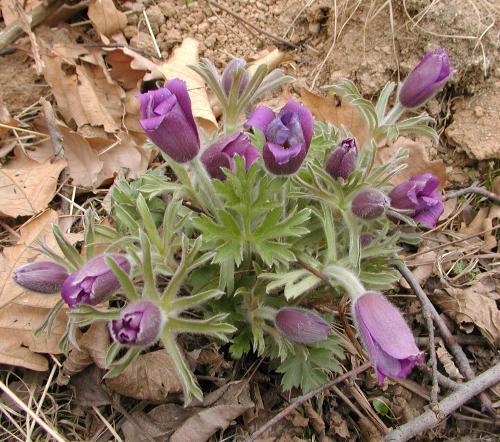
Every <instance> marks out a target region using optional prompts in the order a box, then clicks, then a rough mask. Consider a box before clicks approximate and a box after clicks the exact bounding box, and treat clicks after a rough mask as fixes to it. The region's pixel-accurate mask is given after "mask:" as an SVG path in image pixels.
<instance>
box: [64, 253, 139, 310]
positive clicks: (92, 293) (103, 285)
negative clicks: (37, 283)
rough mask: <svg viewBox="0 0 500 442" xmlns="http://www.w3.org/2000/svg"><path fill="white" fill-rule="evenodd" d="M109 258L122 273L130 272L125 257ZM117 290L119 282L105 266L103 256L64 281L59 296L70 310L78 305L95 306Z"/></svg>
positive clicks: (112, 256)
mask: <svg viewBox="0 0 500 442" xmlns="http://www.w3.org/2000/svg"><path fill="white" fill-rule="evenodd" d="M109 257H110V258H112V259H113V260H114V261H115V262H116V263H117V264H118V265H119V266H120V267H121V268H122V270H123V271H125V272H126V273H129V272H130V263H129V261H128V260H127V258H125V256H123V255H118V254H112V255H109ZM119 288H120V282H119V281H118V279H117V278H116V276H115V274H114V273H113V271H112V270H111V269H110V268H109V267H108V265H107V264H106V261H105V260H104V256H97V257H95V258H92V259H91V260H90V261H88V262H87V263H86V264H85V265H84V266H83V267H82V268H81V269H79V270H77V271H76V272H74V273H72V274H71V275H70V276H69V277H68V278H67V279H66V280H65V281H64V283H63V285H62V288H61V296H62V298H63V300H64V302H65V303H66V304H68V306H69V307H70V308H73V307H76V306H77V305H78V304H88V305H97V304H99V303H100V302H101V301H103V300H104V298H106V296H109V295H111V294H112V293H113V292H115V291H116V290H118V289H119Z"/></svg>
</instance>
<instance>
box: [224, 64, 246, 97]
mask: <svg viewBox="0 0 500 442" xmlns="http://www.w3.org/2000/svg"><path fill="white" fill-rule="evenodd" d="M246 65H247V64H246V62H245V60H243V59H241V58H235V59H233V60H231V61H230V62H229V63H228V64H227V66H226V68H225V69H224V71H223V72H222V79H221V83H222V89H223V90H224V92H225V93H226V95H229V92H231V88H232V86H233V81H234V77H235V75H236V74H237V73H238V72H239V71H243V74H242V76H241V81H240V89H239V91H238V96H239V95H241V93H242V92H243V90H244V89H245V87H246V85H247V84H248V80H250V74H249V73H248V71H247V70H246Z"/></svg>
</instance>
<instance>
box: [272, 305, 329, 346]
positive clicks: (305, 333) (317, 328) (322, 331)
mask: <svg viewBox="0 0 500 442" xmlns="http://www.w3.org/2000/svg"><path fill="white" fill-rule="evenodd" d="M275 322H276V327H277V328H278V329H279V330H280V331H281V333H283V334H284V335H285V336H286V337H287V338H288V339H290V340H291V341H295V342H302V343H304V344H308V343H313V342H318V341H323V340H325V339H326V338H327V337H328V333H329V332H330V324H328V322H326V321H325V320H324V319H323V318H322V317H321V316H320V315H318V314H317V313H315V312H313V311H312V310H307V309H305V308H299V307H283V308H282V309H280V310H279V311H278V313H277V314H276V318H275Z"/></svg>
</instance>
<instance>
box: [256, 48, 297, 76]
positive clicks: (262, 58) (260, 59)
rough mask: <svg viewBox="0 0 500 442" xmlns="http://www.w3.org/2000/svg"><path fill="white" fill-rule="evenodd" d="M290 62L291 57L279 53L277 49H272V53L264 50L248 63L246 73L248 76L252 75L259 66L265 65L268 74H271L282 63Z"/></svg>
mask: <svg viewBox="0 0 500 442" xmlns="http://www.w3.org/2000/svg"><path fill="white" fill-rule="evenodd" d="M290 60H293V57H291V56H290V55H289V54H286V53H285V52H282V51H280V50H279V49H273V50H272V51H270V50H269V49H265V50H264V51H262V52H260V53H259V54H257V56H256V57H255V59H254V60H253V61H251V62H250V63H248V71H249V72H250V75H253V74H254V73H255V72H256V71H257V68H258V67H259V66H260V65H261V64H266V65H267V69H268V72H271V71H272V70H273V69H275V68H277V67H278V66H279V65H280V64H281V63H283V62H284V61H290Z"/></svg>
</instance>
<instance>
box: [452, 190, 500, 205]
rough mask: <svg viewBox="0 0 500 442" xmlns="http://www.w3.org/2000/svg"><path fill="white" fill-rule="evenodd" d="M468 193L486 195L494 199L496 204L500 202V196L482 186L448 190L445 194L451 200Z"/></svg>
mask: <svg viewBox="0 0 500 442" xmlns="http://www.w3.org/2000/svg"><path fill="white" fill-rule="evenodd" d="M468 193H475V194H477V195H481V196H484V197H485V198H488V199H490V200H491V201H493V202H494V203H495V204H500V196H498V195H497V194H496V193H493V192H490V191H489V190H486V189H485V188H484V187H480V186H470V187H466V188H464V189H459V190H455V191H454V192H448V193H447V194H446V195H445V196H444V199H445V200H449V199H451V198H457V197H459V196H462V195H467V194H468Z"/></svg>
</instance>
